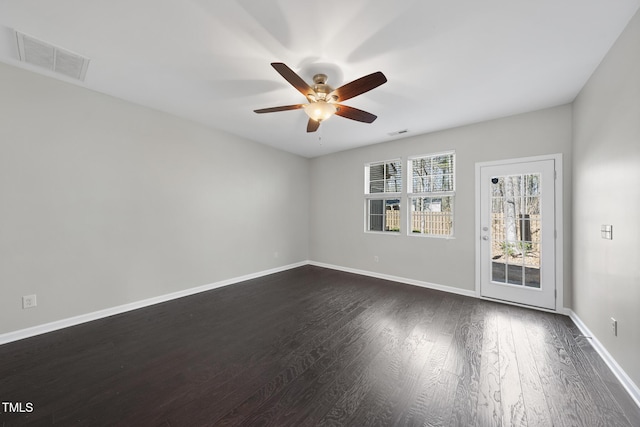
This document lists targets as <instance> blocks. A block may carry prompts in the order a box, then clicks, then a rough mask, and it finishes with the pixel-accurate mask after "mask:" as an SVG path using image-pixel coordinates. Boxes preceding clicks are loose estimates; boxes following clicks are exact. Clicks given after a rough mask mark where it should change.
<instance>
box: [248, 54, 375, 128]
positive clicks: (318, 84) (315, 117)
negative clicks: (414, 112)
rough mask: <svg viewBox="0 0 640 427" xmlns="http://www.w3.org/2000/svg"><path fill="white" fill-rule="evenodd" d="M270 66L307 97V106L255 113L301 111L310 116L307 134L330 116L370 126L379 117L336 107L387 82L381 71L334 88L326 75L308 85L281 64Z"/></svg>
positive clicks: (275, 63) (319, 76)
mask: <svg viewBox="0 0 640 427" xmlns="http://www.w3.org/2000/svg"><path fill="white" fill-rule="evenodd" d="M271 66H272V67H273V68H275V70H276V71H277V72H278V73H280V75H281V76H282V77H284V79H285V80H286V81H288V82H289V83H290V84H291V85H292V86H293V87H295V88H296V89H298V91H299V92H300V93H301V94H303V95H304V96H305V98H307V100H308V101H309V103H307V104H295V105H283V106H281V107H271V108H262V109H259V110H254V112H256V113H259V114H261V113H275V112H277V111H287V110H298V109H301V108H302V109H304V112H305V113H307V115H308V116H309V122H308V123H307V132H315V131H316V130H318V128H319V127H320V123H321V122H322V121H324V120H326V119H328V118H329V117H331V116H332V115H334V114H336V115H338V116H341V117H344V118H347V119H351V120H356V121H359V122H364V123H372V122H373V121H374V120H375V119H377V118H378V117H377V116H375V115H373V114H371V113H368V112H366V111H362V110H358V109H357V108H353V107H349V106H347V105H342V104H339V103H338V102H342V101H346V100H347V99H350V98H353V97H354V96H358V95H361V94H363V93H365V92H368V91H370V90H371V89H374V88H376V87H378V86H380V85H381V84H384V83H386V82H387V78H386V77H385V76H384V74H382V73H381V72H380V71H377V72H375V73H372V74H369V75H366V76H364V77H360V78H359V79H357V80H354V81H352V82H350V83H347V84H345V85H342V86H340V87H339V88H337V89H334V88H332V87H331V86H329V85H328V84H327V76H326V74H316V75H315V76H313V83H314V84H313V86H309V85H308V84H307V83H306V82H305V81H304V80H303V79H302V78H301V77H300V76H299V75H297V74H296V73H295V72H294V71H293V70H292V69H291V68H289V67H288V66H287V65H285V64H283V63H282V62H272V63H271Z"/></svg>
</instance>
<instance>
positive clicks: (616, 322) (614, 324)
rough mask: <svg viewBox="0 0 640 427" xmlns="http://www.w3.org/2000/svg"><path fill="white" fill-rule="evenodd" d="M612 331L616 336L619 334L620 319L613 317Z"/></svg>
mask: <svg viewBox="0 0 640 427" xmlns="http://www.w3.org/2000/svg"><path fill="white" fill-rule="evenodd" d="M611 333H612V334H613V336H615V337H617V336H618V321H617V320H616V319H614V318H613V317H612V318H611Z"/></svg>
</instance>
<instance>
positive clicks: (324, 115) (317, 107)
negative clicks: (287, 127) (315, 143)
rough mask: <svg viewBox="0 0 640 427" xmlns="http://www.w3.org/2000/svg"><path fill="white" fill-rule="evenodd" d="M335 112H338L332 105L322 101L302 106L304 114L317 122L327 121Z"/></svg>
mask: <svg viewBox="0 0 640 427" xmlns="http://www.w3.org/2000/svg"><path fill="white" fill-rule="evenodd" d="M336 111H338V108H337V107H336V106H335V105H334V104H331V103H329V102H324V101H318V102H312V103H310V104H306V105H305V106H304V112H305V113H307V116H309V118H310V119H312V120H315V121H317V122H321V121H323V120H327V119H328V118H329V117H331V116H333V115H334V114H335V113H336Z"/></svg>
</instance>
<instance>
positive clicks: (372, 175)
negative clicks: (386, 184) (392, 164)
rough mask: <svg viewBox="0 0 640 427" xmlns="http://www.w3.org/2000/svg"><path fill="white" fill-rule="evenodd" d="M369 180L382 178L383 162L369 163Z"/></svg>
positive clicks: (381, 179) (380, 179)
mask: <svg viewBox="0 0 640 427" xmlns="http://www.w3.org/2000/svg"><path fill="white" fill-rule="evenodd" d="M369 180H370V181H383V180H384V163H374V164H371V165H369Z"/></svg>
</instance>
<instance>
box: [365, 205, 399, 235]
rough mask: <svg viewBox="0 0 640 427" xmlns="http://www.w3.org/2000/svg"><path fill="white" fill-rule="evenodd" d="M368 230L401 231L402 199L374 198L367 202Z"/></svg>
mask: <svg viewBox="0 0 640 427" xmlns="http://www.w3.org/2000/svg"><path fill="white" fill-rule="evenodd" d="M367 218H368V225H367V230H368V231H391V232H399V231H400V221H401V217H400V199H373V200H369V201H368V203H367Z"/></svg>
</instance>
